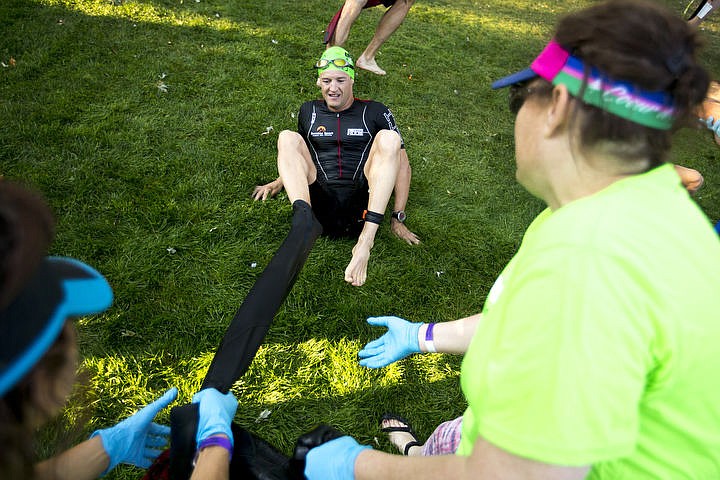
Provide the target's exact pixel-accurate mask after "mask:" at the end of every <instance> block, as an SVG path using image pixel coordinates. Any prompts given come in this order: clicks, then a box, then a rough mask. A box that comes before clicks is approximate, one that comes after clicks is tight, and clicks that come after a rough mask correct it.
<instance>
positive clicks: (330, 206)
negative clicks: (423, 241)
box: [298, 99, 404, 236]
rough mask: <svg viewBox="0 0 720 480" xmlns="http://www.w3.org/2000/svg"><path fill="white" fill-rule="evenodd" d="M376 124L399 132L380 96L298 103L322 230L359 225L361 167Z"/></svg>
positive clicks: (364, 191) (363, 196)
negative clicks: (334, 105)
mask: <svg viewBox="0 0 720 480" xmlns="http://www.w3.org/2000/svg"><path fill="white" fill-rule="evenodd" d="M380 130H394V131H396V132H398V134H400V131H399V130H398V128H397V125H396V124H395V118H394V117H393V114H392V113H391V112H390V110H389V109H388V108H387V107H386V106H385V105H383V104H382V103H379V102H374V101H371V100H358V99H355V100H354V101H353V103H352V105H351V106H350V107H349V108H347V109H345V110H343V111H342V112H333V111H332V110H330V109H329V108H328V107H327V105H326V104H325V102H324V101H323V100H314V101H311V102H306V103H304V104H303V105H302V106H301V107H300V115H299V116H298V133H299V134H300V135H301V136H302V137H303V139H304V140H305V144H306V145H307V147H308V150H309V151H310V156H311V158H312V160H313V162H314V163H315V168H316V170H317V180H316V182H315V183H314V184H313V185H311V186H310V194H311V199H312V204H313V211H314V212H315V215H316V216H317V218H318V220H320V222H321V223H322V224H323V228H324V233H325V234H327V235H331V236H355V235H357V234H358V233H360V230H362V221H361V217H362V212H363V210H364V209H365V208H367V201H368V185H367V179H366V178H365V174H364V172H363V169H364V168H365V163H366V162H367V159H368V155H370V148H371V147H372V142H373V140H374V139H375V135H376V134H377V133H378V132H379V131H380ZM401 138H402V137H401ZM403 148H404V146H403Z"/></svg>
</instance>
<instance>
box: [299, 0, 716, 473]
mask: <svg viewBox="0 0 720 480" xmlns="http://www.w3.org/2000/svg"><path fill="white" fill-rule="evenodd" d="M697 46H698V38H697V36H696V33H695V31H694V29H692V28H691V27H689V26H688V25H687V23H686V22H685V21H683V20H682V19H680V18H679V17H676V16H675V15H673V14H672V13H670V12H668V11H666V10H665V9H664V8H662V7H659V6H657V5H655V4H653V3H649V2H640V1H612V2H607V3H600V4H597V5H595V6H593V7H590V8H588V9H585V10H582V11H579V12H577V13H574V14H571V15H568V16H566V17H564V18H563V19H562V20H561V21H560V23H559V24H558V26H557V29H556V32H555V35H554V37H553V39H552V40H551V41H550V42H549V43H548V45H547V47H546V48H545V49H544V50H543V51H542V53H540V55H539V56H538V57H537V58H536V59H535V60H534V61H533V62H532V65H531V67H530V68H528V69H526V70H523V71H522V72H518V73H516V74H514V75H511V76H509V77H506V78H504V79H502V80H499V81H498V82H496V83H495V84H493V87H494V88H502V87H510V107H511V110H512V111H513V112H514V113H515V114H516V115H517V119H516V123H515V143H516V146H515V150H516V164H517V172H516V177H517V180H518V182H519V183H520V184H522V185H523V186H524V187H525V188H526V189H527V190H528V191H529V192H531V193H532V194H533V195H535V196H537V197H538V198H540V199H542V200H543V201H545V202H546V204H547V207H548V208H547V209H546V210H545V211H544V212H542V213H541V214H540V215H539V216H538V217H537V218H536V220H535V221H534V222H533V223H532V225H531V226H530V227H529V228H528V231H527V232H526V234H525V237H524V239H523V242H522V245H521V246H520V249H519V251H518V253H517V254H516V255H515V257H514V258H513V259H512V260H511V262H510V263H509V264H508V266H507V267H506V268H505V269H504V270H503V272H502V273H501V275H500V277H498V280H497V281H496V283H495V285H494V286H493V288H492V289H491V291H490V293H489V295H488V298H487V300H486V302H485V305H484V308H483V312H482V317H479V316H475V317H470V319H463V320H459V321H457V322H449V323H447V324H442V325H438V326H437V328H435V329H434V332H433V333H432V335H430V336H428V334H427V330H429V328H428V327H427V326H423V325H420V324H409V323H407V322H403V321H392V322H391V321H387V322H386V323H387V327H388V332H387V333H386V334H385V335H383V336H382V337H381V338H380V339H378V340H377V341H375V342H372V343H371V344H368V346H366V348H365V349H363V351H362V352H361V355H360V356H361V357H362V358H363V360H362V361H361V362H362V363H363V364H365V365H367V366H371V367H381V366H383V365H386V364H387V363H390V362H392V361H395V360H397V359H399V358H402V357H403V356H405V355H407V354H410V353H413V352H417V351H420V350H421V346H423V347H425V349H427V343H428V342H430V344H431V346H432V348H431V349H430V350H432V349H435V350H437V351H443V352H445V351H451V352H452V351H455V352H457V351H462V350H464V349H465V348H466V347H467V352H466V353H465V358H464V360H463V365H462V375H461V384H462V389H463V393H464V394H465V397H466V399H467V401H468V408H467V410H466V412H465V414H464V416H463V422H462V435H461V440H460V445H459V447H458V450H457V454H456V455H442V456H429V457H428V456H412V457H403V456H398V455H389V454H386V453H382V452H377V451H374V450H372V449H370V448H369V447H365V446H361V445H358V444H357V443H356V442H355V441H354V440H353V439H352V438H350V437H342V438H340V439H337V440H333V441H331V442H328V443H326V444H324V445H321V446H319V447H316V448H314V449H312V450H311V451H310V452H309V454H308V458H307V466H306V469H305V474H306V476H307V478H308V479H309V480H315V479H319V478H325V479H332V480H334V479H352V478H357V479H363V480H364V479H396V478H397V479H400V478H412V479H425V478H453V479H466V478H473V479H486V478H493V479H495V478H503V479H583V478H590V479H633V480H636V479H658V478H660V479H662V478H667V479H678V478H693V479H707V478H720V386H719V385H718V383H717V382H716V381H715V380H716V372H717V371H718V370H719V369H720V355H718V354H717V348H716V345H717V344H718V342H720V322H718V321H717V312H718V311H720V295H718V292H720V242H718V240H717V236H716V235H715V234H714V232H713V229H712V226H711V224H710V222H709V221H708V219H707V218H706V217H705V216H704V214H703V213H702V212H701V211H700V210H699V208H698V207H697V206H696V205H695V203H694V202H693V201H692V200H691V199H690V198H689V196H688V193H687V192H686V191H685V189H684V188H683V187H682V185H681V183H680V179H679V177H678V176H677V174H676V173H675V171H674V169H673V168H672V165H670V164H667V163H666V159H667V154H668V151H669V149H670V141H671V137H672V134H673V132H674V131H675V130H676V129H677V128H679V127H680V126H682V125H684V124H686V123H688V122H693V121H694V120H695V119H694V115H693V112H694V111H695V109H696V108H697V106H698V105H699V104H700V102H702V100H703V98H704V96H705V92H706V90H707V87H708V82H709V77H708V74H707V72H706V71H705V70H704V69H703V68H702V67H700V66H699V65H698V63H697V61H696V51H697ZM398 320H399V319H398ZM373 322H375V321H373ZM423 332H425V334H423ZM470 332H474V335H472V339H471V340H470V341H469V344H468V339H469V337H470ZM428 337H430V338H428Z"/></svg>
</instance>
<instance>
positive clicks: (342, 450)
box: [305, 436, 372, 480]
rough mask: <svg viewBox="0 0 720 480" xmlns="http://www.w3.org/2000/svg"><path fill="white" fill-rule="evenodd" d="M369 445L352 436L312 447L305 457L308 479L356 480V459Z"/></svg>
mask: <svg viewBox="0 0 720 480" xmlns="http://www.w3.org/2000/svg"><path fill="white" fill-rule="evenodd" d="M367 448H372V447H370V446H369V445H360V444H359V443H357V442H356V441H355V439H354V438H352V437H350V436H344V437H340V438H336V439H335V440H331V441H329V442H327V443H324V444H322V445H320V446H318V447H315V448H313V449H311V450H310V451H309V452H308V453H307V457H306V458H305V477H306V478H307V480H355V460H356V459H357V457H358V455H360V452H362V451H363V450H365V449H367Z"/></svg>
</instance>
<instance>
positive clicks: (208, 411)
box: [192, 388, 238, 445]
mask: <svg viewBox="0 0 720 480" xmlns="http://www.w3.org/2000/svg"><path fill="white" fill-rule="evenodd" d="M192 401H193V403H199V404H200V407H199V411H200V418H199V419H198V429H197V434H196V435H195V442H196V444H197V445H200V442H202V441H203V440H205V439H206V438H207V437H211V436H213V435H217V434H223V435H227V437H228V438H229V439H230V442H231V443H232V442H233V434H232V429H231V428H230V424H231V423H232V420H233V418H235V412H236V411H237V406H238V402H237V398H235V395H233V394H232V392H228V393H226V394H225V395H223V394H222V393H220V392H218V391H217V390H216V389H214V388H206V389H204V390H200V391H199V392H198V393H196V394H195V395H194V396H193V399H192ZM233 445H235V444H234V443H233Z"/></svg>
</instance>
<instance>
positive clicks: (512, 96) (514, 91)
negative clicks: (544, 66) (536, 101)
mask: <svg viewBox="0 0 720 480" xmlns="http://www.w3.org/2000/svg"><path fill="white" fill-rule="evenodd" d="M531 81H532V80H528V81H525V82H520V83H516V84H514V85H510V90H509V91H508V107H509V108H510V111H511V112H512V114H513V115H517V114H518V112H519V111H520V108H522V106H523V104H524V103H525V100H527V99H528V97H529V96H530V95H532V94H534V93H538V92H542V91H545V90H549V89H552V84H545V83H541V84H539V85H535V86H533V87H528V83H530V82H531Z"/></svg>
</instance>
